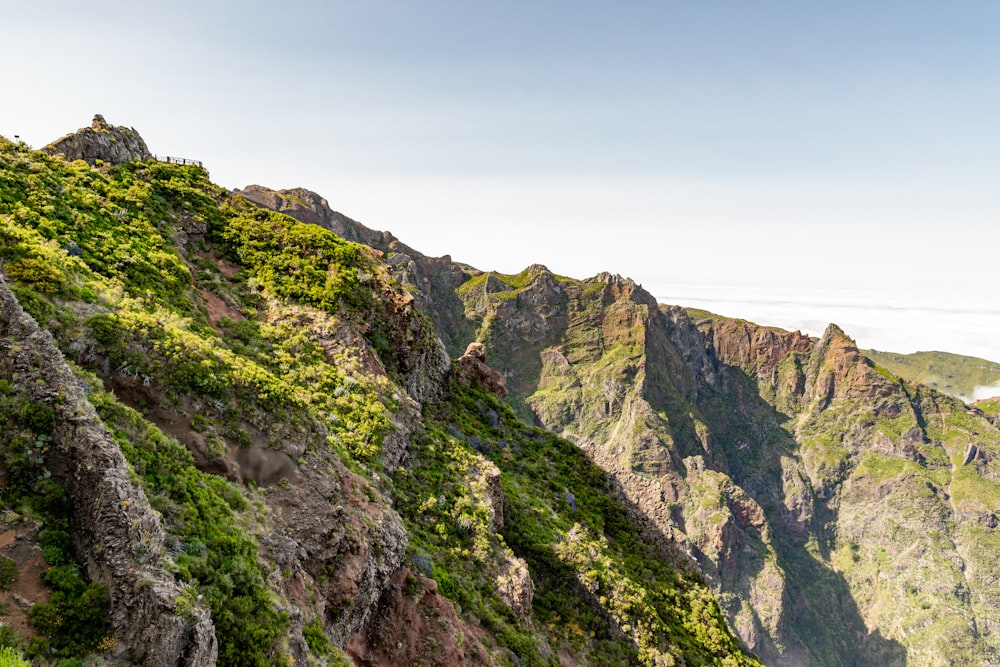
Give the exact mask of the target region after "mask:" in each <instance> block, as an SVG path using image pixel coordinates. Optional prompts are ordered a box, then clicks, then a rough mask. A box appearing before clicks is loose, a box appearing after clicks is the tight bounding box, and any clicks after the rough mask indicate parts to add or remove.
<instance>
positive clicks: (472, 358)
mask: <svg viewBox="0 0 1000 667" xmlns="http://www.w3.org/2000/svg"><path fill="white" fill-rule="evenodd" d="M455 366H456V373H455V375H456V377H457V379H458V383H459V384H461V385H464V386H466V387H469V386H477V387H480V388H482V389H485V390H486V391H488V392H491V393H493V394H496V395H497V396H499V397H500V398H507V383H506V382H505V381H504V379H503V376H502V375H500V373H498V372H497V371H495V370H493V369H492V368H490V367H489V366H488V365H487V364H486V348H485V347H484V346H483V344H482V343H469V347H468V348H467V349H466V350H465V354H463V355H462V356H461V357H459V358H458V360H457V361H456V362H455Z"/></svg>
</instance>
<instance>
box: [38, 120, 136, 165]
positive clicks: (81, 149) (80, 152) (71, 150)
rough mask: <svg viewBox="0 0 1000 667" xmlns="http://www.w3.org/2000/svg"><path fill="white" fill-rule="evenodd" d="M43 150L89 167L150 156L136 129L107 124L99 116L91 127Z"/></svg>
mask: <svg viewBox="0 0 1000 667" xmlns="http://www.w3.org/2000/svg"><path fill="white" fill-rule="evenodd" d="M42 150H44V151H46V152H47V153H51V154H52V155H64V156H65V157H66V159H67V160H83V161H84V162H86V163H88V164H91V165H93V164H96V163H97V161H98V160H100V161H102V162H108V163H110V164H121V163H123V162H131V161H132V160H148V159H150V158H152V157H153V154H152V153H150V152H149V148H147V147H146V142H145V141H143V140H142V137H140V136H139V133H138V132H136V131H135V129H133V128H130V127H122V126H117V127H116V126H113V125H110V124H109V123H108V122H107V121H106V120H104V116H102V115H100V114H97V115H96V116H94V122H93V123H92V124H91V126H90V127H84V128H81V129H79V130H77V131H76V132H74V133H73V134H67V135H66V136H65V137H63V138H62V139H58V140H56V141H53V142H52V143H51V144H49V145H48V146H46V147H45V148H43V149H42Z"/></svg>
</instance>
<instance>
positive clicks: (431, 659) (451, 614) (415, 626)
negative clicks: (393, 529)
mask: <svg viewBox="0 0 1000 667" xmlns="http://www.w3.org/2000/svg"><path fill="white" fill-rule="evenodd" d="M483 635H484V633H483V632H482V631H481V630H479V629H477V628H475V627H473V626H470V625H469V624H468V623H466V622H465V621H463V620H462V619H461V618H459V617H458V615H457V614H456V613H455V607H454V605H452V604H451V603H450V602H448V600H446V599H445V598H443V597H441V595H439V594H438V590H437V582H435V581H434V580H433V579H426V578H424V577H421V576H418V575H415V574H413V573H412V572H410V570H409V569H407V568H400V569H399V570H397V571H396V572H395V573H394V574H393V575H392V579H391V580H390V582H389V585H388V586H387V587H386V589H385V593H384V594H383V596H382V599H381V600H380V601H379V604H378V607H377V608H376V610H375V612H374V613H373V614H372V617H371V619H370V620H369V621H368V623H367V624H366V625H365V627H364V628H363V629H362V630H361V632H358V633H357V634H355V635H353V636H352V637H351V638H350V641H349V642H348V643H347V646H346V649H347V652H348V654H349V655H350V656H351V658H353V660H354V662H355V664H357V665H359V666H360V667H396V666H397V665H421V664H422V665H428V666H429V667H474V666H477V665H496V664H498V663H497V661H496V659H495V658H494V657H493V656H491V655H490V652H489V651H487V650H486V648H485V647H484V646H483V643H482V638H483Z"/></svg>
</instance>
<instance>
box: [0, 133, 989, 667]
mask: <svg viewBox="0 0 1000 667" xmlns="http://www.w3.org/2000/svg"><path fill="white" fill-rule="evenodd" d="M0 172H2V173H0V272H2V275H3V277H2V278H0V387H2V389H3V391H0V433H2V435H3V438H2V439H0V442H3V443H6V444H5V445H4V446H3V447H2V448H0V464H2V472H3V475H2V478H0V479H2V483H3V487H2V489H3V492H2V494H0V500H2V502H3V503H4V509H5V511H4V514H3V517H2V521H3V523H4V527H3V528H2V529H0V588H2V589H4V590H3V591H0V603H6V604H7V607H6V610H7V611H6V614H7V618H8V619H9V621H10V623H9V627H10V631H9V632H7V631H0V643H7V644H10V645H15V646H16V647H17V649H18V650H19V651H23V652H25V653H26V654H27V655H28V656H29V657H33V658H35V659H37V660H38V661H41V662H44V663H51V664H56V662H57V661H58V660H76V661H80V663H74V664H81V663H85V664H94V663H95V661H97V660H98V659H100V658H101V657H103V658H105V659H108V660H111V661H114V662H116V663H119V664H140V665H209V664H221V665H273V664H295V665H322V664H327V665H343V664H357V665H415V664H426V665H634V664H642V665H656V666H660V665H692V666H693V665H710V664H714V665H753V664H766V665H775V666H786V665H787V666H793V665H795V666H798V665H909V666H913V665H940V664H949V665H988V664H1000V656H998V654H997V652H998V648H1000V636H998V632H1000V627H998V625H997V624H998V619H1000V598H998V597H997V596H996V594H995V591H996V590H997V585H998V581H1000V533H998V532H997V531H998V524H1000V520H998V516H1000V467H998V466H1000V461H998V457H1000V428H998V423H1000V417H998V415H1000V401H998V400H993V401H985V402H981V403H976V404H972V405H970V404H966V403H964V402H963V401H961V400H959V399H958V398H955V396H956V395H965V396H971V395H972V394H973V393H974V392H975V390H976V387H981V386H988V385H992V384H994V383H996V382H997V380H1000V365H997V364H991V363H990V362H983V361H982V360H975V359H972V358H968V357H958V356H956V355H946V354H942V353H919V354H916V355H893V354H890V353H884V352H874V351H868V352H863V351H861V350H859V349H858V347H857V346H856V345H855V343H854V341H852V340H851V339H850V338H849V337H848V336H847V335H845V334H844V332H843V331H841V330H840V329H839V328H838V327H837V326H836V325H830V326H829V327H828V328H827V329H826V331H825V332H824V334H823V336H822V337H820V338H810V337H808V336H805V335H802V334H799V333H797V332H796V333H792V332H787V331H783V330H780V329H776V328H772V327H763V326H758V325H756V324H753V323H750V322H746V321H743V320H737V319H731V318H726V317H721V316H717V315H711V314H709V313H705V312H700V311H692V310H685V309H683V308H680V307H667V306H664V305H661V304H658V303H657V302H656V300H655V299H654V298H653V297H652V296H651V295H650V294H649V293H647V292H646V291H645V290H643V289H642V288H641V287H640V286H639V285H637V284H636V283H635V282H633V281H632V280H630V279H628V278H624V277H621V276H617V275H612V274H607V273H602V274H599V275H597V276H594V277H592V278H588V279H584V280H580V279H574V278H568V277H564V276H559V275H555V274H553V273H552V272H550V271H549V270H548V269H547V268H546V267H545V266H543V265H540V264H538V265H533V266H530V267H528V268H526V269H525V270H524V271H522V272H521V273H519V274H515V275H504V274H498V273H492V272H483V271H479V270H477V269H475V268H473V267H470V266H468V265H464V264H461V263H457V262H454V261H452V259H451V258H450V257H439V258H432V257H427V256H425V255H423V254H421V253H420V252H418V251H417V250H415V249H413V248H411V247H410V246H407V245H405V244H404V243H402V242H401V241H399V240H398V239H396V238H395V237H393V236H392V235H391V234H388V233H384V232H377V231H373V230H370V229H368V228H366V227H364V226H363V225H361V224H360V223H358V222H356V221H354V220H351V219H350V218H347V217H346V216H344V215H342V214H340V213H337V212H335V211H334V210H333V209H332V208H331V207H330V205H329V203H328V202H327V201H326V200H325V199H323V198H322V197H321V196H320V195H318V194H316V193H312V192H309V191H307V190H302V189H293V190H272V189H269V188H266V187H263V186H248V187H247V188H245V189H243V190H237V191H233V192H229V191H226V190H224V189H222V188H220V187H218V186H216V185H214V184H213V183H211V181H210V180H209V178H208V174H207V172H206V171H205V170H204V169H202V168H201V167H200V166H198V165H196V164H176V163H167V162H161V161H158V160H156V159H155V158H152V157H151V154H150V152H149V150H148V148H147V147H146V145H145V143H144V142H142V140H141V137H139V135H138V133H137V132H135V131H134V130H132V129H129V128H121V127H115V126H112V125H110V124H108V123H107V122H106V121H104V119H103V118H99V119H95V122H94V124H93V125H92V127H91V128H87V129H85V130H81V131H80V132H78V133H75V134H72V135H69V136H68V137H66V138H64V139H63V140H61V141H60V142H57V143H56V144H53V145H52V146H50V147H48V148H47V149H46V150H44V151H32V150H29V149H28V148H27V147H26V146H24V145H23V144H16V143H12V142H9V141H7V140H4V139H0ZM921 383H923V384H921ZM5 582H6V583H5ZM87 661H89V662H87ZM59 664H62V663H59Z"/></svg>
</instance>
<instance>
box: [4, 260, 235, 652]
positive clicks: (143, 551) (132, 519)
mask: <svg viewBox="0 0 1000 667" xmlns="http://www.w3.org/2000/svg"><path fill="white" fill-rule="evenodd" d="M0 367H2V368H3V370H4V373H3V375H4V376H7V377H12V378H14V379H15V387H18V388H21V389H24V390H26V391H28V392H29V393H30V394H31V396H32V398H33V400H35V401H38V402H40V403H42V404H44V405H48V406H50V407H51V408H52V410H53V411H54V413H55V422H54V423H55V427H54V429H53V431H52V446H51V448H50V449H49V450H48V451H47V453H46V456H45V458H46V465H47V467H48V469H49V470H50V471H51V472H52V476H53V478H54V479H55V480H56V481H57V482H58V483H59V484H60V485H61V486H62V488H63V489H65V491H66V493H67V496H68V499H69V502H70V506H71V507H72V511H73V516H72V520H73V523H74V524H75V525H76V526H77V531H76V533H75V535H74V538H75V540H74V541H75V549H76V551H77V553H78V554H80V556H81V558H82V560H83V561H84V563H85V565H86V568H87V572H88V574H89V576H90V577H91V578H92V579H93V580H96V581H99V582H102V583H104V584H105V585H106V586H107V588H108V591H109V596H110V598H111V623H112V627H113V628H114V632H115V636H116V637H117V638H119V640H120V644H119V645H118V646H117V649H118V650H117V651H116V653H117V654H118V655H117V657H118V658H124V659H128V660H130V661H132V662H134V663H136V664H140V665H150V666H151V667H152V666H156V667H161V666H162V667H165V666H167V665H190V666H191V667H195V666H199V667H202V666H208V665H214V664H215V660H216V656H217V650H218V647H217V644H216V638H215V632H214V629H213V626H212V621H211V617H210V615H209V613H208V611H207V610H206V609H204V608H193V609H191V610H190V611H189V612H188V617H187V618H184V617H183V616H182V615H181V614H179V613H177V611H176V607H177V600H178V598H180V597H181V595H182V593H183V590H184V589H183V588H182V587H181V586H179V585H178V584H177V582H176V581H175V580H174V577H173V576H172V575H171V574H170V573H169V572H168V570H167V565H166V563H165V561H164V533H163V529H162V527H161V526H160V522H159V520H158V518H157V516H156V514H155V513H154V511H153V508H152V507H150V505H149V501H148V500H147V498H146V495H145V493H143V490H142V488H141V487H139V486H138V485H137V484H136V483H135V482H134V481H132V480H131V479H129V476H128V468H127V465H126V463H125V457H124V456H123V455H122V452H121V450H120V449H119V447H118V445H117V444H116V443H115V442H114V440H113V439H112V438H111V436H110V434H109V433H108V431H107V430H106V429H105V428H104V425H103V424H102V423H101V421H100V419H99V418H98V417H97V414H96V412H95V410H94V408H93V406H92V405H91V404H90V403H89V401H88V400H87V397H86V395H85V393H84V388H83V386H82V385H81V384H80V382H79V381H78V380H77V379H76V377H75V376H74V375H73V373H72V372H71V371H70V369H69V368H68V367H67V366H66V362H65V361H64V360H63V357H62V354H61V353H60V352H59V349H58V348H57V347H56V345H55V343H54V342H53V340H52V337H51V336H50V335H49V334H48V333H47V332H45V331H41V330H39V328H38V325H37V324H36V323H35V321H34V319H32V318H31V317H30V316H29V315H27V314H26V313H25V312H24V311H23V310H22V309H21V307H20V305H18V302H17V300H16V299H15V298H14V295H13V294H12V293H11V291H10V289H9V288H8V287H7V284H6V282H5V281H4V279H3V277H2V276H0Z"/></svg>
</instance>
